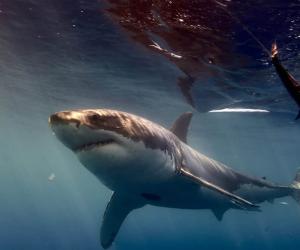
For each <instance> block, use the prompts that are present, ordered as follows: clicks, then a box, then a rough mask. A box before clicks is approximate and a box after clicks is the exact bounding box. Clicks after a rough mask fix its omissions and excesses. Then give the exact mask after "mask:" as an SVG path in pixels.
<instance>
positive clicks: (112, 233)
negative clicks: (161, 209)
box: [100, 193, 144, 249]
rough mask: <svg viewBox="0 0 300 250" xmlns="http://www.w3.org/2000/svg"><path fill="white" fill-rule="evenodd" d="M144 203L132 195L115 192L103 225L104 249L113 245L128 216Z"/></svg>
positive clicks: (101, 237) (106, 211) (102, 242)
mask: <svg viewBox="0 0 300 250" xmlns="http://www.w3.org/2000/svg"><path fill="white" fill-rule="evenodd" d="M143 205H144V203H142V202H141V201H140V200H138V199H135V198H134V197H131V196H126V195H123V194H118V193H114V194H113V195H112V197H111V199H110V201H109V203H108V204H107V207H106V210H105V213H104V216H103V221H102V226H101V235H100V239H101V245H102V247H103V248H104V249H106V248H108V247H110V246H111V244H112V242H113V241H114V239H115V237H116V235H117V233H118V232H119V229H120V227H121V225H122V223H123V221H124V220H125V218H126V216H127V215H128V214H129V213H130V212H131V211H132V210H134V209H136V208H140V207H142V206H143Z"/></svg>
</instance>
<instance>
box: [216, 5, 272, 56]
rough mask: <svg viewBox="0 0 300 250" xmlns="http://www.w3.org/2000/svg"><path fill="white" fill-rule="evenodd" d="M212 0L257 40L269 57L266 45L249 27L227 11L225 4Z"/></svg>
mask: <svg viewBox="0 0 300 250" xmlns="http://www.w3.org/2000/svg"><path fill="white" fill-rule="evenodd" d="M212 1H214V2H215V3H216V4H218V5H219V6H220V8H221V9H222V10H224V11H225V12H226V13H227V14H228V15H229V16H230V17H231V18H232V19H233V20H235V21H236V22H237V23H238V24H240V25H241V26H242V28H243V29H244V30H245V31H246V32H247V33H248V34H249V35H250V36H251V37H252V38H253V39H254V41H255V42H257V44H258V45H259V46H260V47H261V49H262V50H263V51H264V52H265V53H266V54H267V55H268V56H269V57H271V53H270V51H269V50H268V49H267V48H266V46H265V45H264V44H263V43H262V42H261V41H260V40H259V39H258V38H257V36H255V35H254V33H253V32H252V31H251V30H249V28H248V27H247V26H246V25H245V24H244V23H243V22H242V21H241V20H240V19H239V18H238V17H237V16H235V15H233V14H232V13H231V11H229V10H228V9H227V8H226V7H227V5H225V4H222V3H220V2H218V1H216V0H212Z"/></svg>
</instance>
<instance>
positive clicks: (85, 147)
mask: <svg viewBox="0 0 300 250" xmlns="http://www.w3.org/2000/svg"><path fill="white" fill-rule="evenodd" d="M114 142H115V141H114V140H113V139H107V140H103V141H98V142H92V143H87V144H84V145H82V146H79V147H77V148H75V149H74V151H76V152H80V151H88V150H91V149H93V148H95V147H99V146H100V147H102V146H105V145H108V144H112V143H114Z"/></svg>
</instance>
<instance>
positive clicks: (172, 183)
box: [49, 109, 300, 248]
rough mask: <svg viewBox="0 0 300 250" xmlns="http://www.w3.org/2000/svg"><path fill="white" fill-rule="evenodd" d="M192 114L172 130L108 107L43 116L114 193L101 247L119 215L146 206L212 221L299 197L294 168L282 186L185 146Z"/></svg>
mask: <svg viewBox="0 0 300 250" xmlns="http://www.w3.org/2000/svg"><path fill="white" fill-rule="evenodd" d="M191 118H192V113H184V114H182V115H181V116H180V117H179V118H178V119H177V120H176V121H175V123H174V124H173V126H172V127H171V129H166V128H164V127H162V126H160V125H158V124H156V123H153V122H151V121H149V120H147V119H144V118H142V117H139V116H136V115H133V114H129V113H125V112H120V111H116V110H108V109H86V110H73V111H62V112H58V113H55V114H53V115H51V116H50V117H49V123H50V126H51V128H52V130H53V132H54V133H55V135H56V136H57V138H58V139H59V140H60V141H61V142H62V143H63V144H64V145H65V146H67V147H68V148H69V149H71V150H72V151H73V152H74V153H75V154H76V155H77V157H78V159H79V161H80V162H81V163H82V164H83V165H84V166H85V167H86V168H87V169H88V170H89V171H90V172H92V173H93V174H94V175H95V176H96V177H97V178H98V179H99V180H100V181H101V182H102V183H103V184H104V185H106V186H107V187H108V188H109V189H111V190H112V191H113V195H112V197H111V200H110V201H109V203H108V205H107V208H106V211H105V214H104V216H103V221H102V226H101V235H100V238H101V245H102V246H103V248H108V247H109V246H110V245H111V244H112V242H113V241H114V239H115V237H116V235H117V233H118V231H119V228H120V226H121V224H122V223H123V221H124V219H125V218H126V216H127V215H128V214H129V213H130V212H131V211H132V210H134V209H137V208H141V207H143V206H145V205H147V204H150V205H154V206H161V207H170V208H181V209H210V210H211V211H212V212H213V213H214V214H215V216H216V218H217V219H218V220H222V217H223V214H224V213H225V212H226V211H227V210H229V209H239V210H245V211H260V208H259V205H258V204H259V203H262V202H264V201H273V200H274V199H275V198H280V197H284V196H292V197H293V198H294V199H295V200H296V201H297V202H300V172H299V171H298V173H297V175H296V177H295V180H294V181H293V182H292V184H289V185H278V184H275V183H273V182H270V181H267V180H266V179H265V178H254V177H251V176H248V175H245V174H242V173H239V172H237V171H235V170H233V169H231V168H229V167H227V166H226V165H224V164H222V163H220V162H218V161H215V160H213V159H210V158H209V157H207V156H205V155H203V154H201V153H199V152H197V151H196V150H195V149H193V148H192V147H190V146H189V145H187V143H186V139H187V131H188V127H189V124H190V120H191Z"/></svg>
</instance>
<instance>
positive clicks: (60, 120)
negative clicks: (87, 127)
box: [49, 111, 81, 127]
mask: <svg viewBox="0 0 300 250" xmlns="http://www.w3.org/2000/svg"><path fill="white" fill-rule="evenodd" d="M80 118H81V117H80V115H78V114H75V113H74V112H70V111H62V112H57V113H54V114H52V115H51V116H50V117H49V124H50V126H55V125H62V124H64V125H68V124H70V123H72V124H75V125H76V126H77V127H78V126H79V125H80V123H81V122H80Z"/></svg>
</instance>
